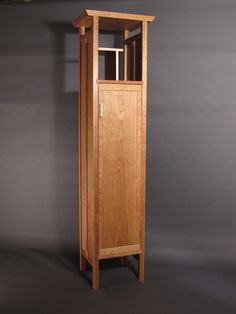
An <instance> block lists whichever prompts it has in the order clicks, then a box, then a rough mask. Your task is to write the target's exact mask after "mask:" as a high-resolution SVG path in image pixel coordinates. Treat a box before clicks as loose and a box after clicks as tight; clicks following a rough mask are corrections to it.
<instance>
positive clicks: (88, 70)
mask: <svg viewBox="0 0 236 314" xmlns="http://www.w3.org/2000/svg"><path fill="white" fill-rule="evenodd" d="M92 38H93V37H92V31H90V32H88V33H86V34H85V35H84V36H81V41H80V44H81V54H80V71H81V72H80V237H81V239H80V245H81V249H82V251H83V252H84V254H85V255H86V256H88V257H89V259H90V260H92V257H93V255H94V203H93V199H94V170H93V162H94V151H93V136H94V134H93V128H94V127H93V116H94V113H93V80H92V78H93V49H92V48H93V43H92Z"/></svg>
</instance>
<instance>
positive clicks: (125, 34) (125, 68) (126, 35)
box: [124, 29, 129, 81]
mask: <svg viewBox="0 0 236 314" xmlns="http://www.w3.org/2000/svg"><path fill="white" fill-rule="evenodd" d="M128 36H129V31H128V30H127V29H125V30H124V42H125V40H126V39H127V38H128ZM127 49H128V48H127V45H126V44H124V80H125V81H126V80H127V71H128V53H127V52H128V51H127Z"/></svg>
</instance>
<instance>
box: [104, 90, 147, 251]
mask: <svg viewBox="0 0 236 314" xmlns="http://www.w3.org/2000/svg"><path fill="white" fill-rule="evenodd" d="M99 103H100V104H101V103H102V104H103V114H102V116H100V117H99V248H100V249H104V248H112V247H121V246H127V245H134V244H139V243H140V224H141V210H140V176H141V173H140V166H141V86H140V85H137V86H135V85H123V86H122V85H121V84H100V85H99Z"/></svg>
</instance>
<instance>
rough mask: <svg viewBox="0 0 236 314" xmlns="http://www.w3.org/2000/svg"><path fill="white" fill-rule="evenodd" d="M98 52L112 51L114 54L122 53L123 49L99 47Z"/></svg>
mask: <svg viewBox="0 0 236 314" xmlns="http://www.w3.org/2000/svg"><path fill="white" fill-rule="evenodd" d="M98 51H114V52H116V51H117V52H123V51H124V49H123V48H106V47H99V48H98Z"/></svg>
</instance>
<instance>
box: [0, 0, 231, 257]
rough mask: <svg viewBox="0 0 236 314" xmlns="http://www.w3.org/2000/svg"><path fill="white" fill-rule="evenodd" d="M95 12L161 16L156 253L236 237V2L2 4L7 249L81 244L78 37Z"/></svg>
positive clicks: (152, 146) (153, 223)
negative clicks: (76, 25)
mask: <svg viewBox="0 0 236 314" xmlns="http://www.w3.org/2000/svg"><path fill="white" fill-rule="evenodd" d="M84 8H94V9H106V10H114V11H115V10H117V11H127V12H134V13H135V12H136V13H139V12H140V13H144V14H145V13H146V14H153V15H156V16H157V19H156V21H155V22H154V23H152V24H151V25H150V27H149V31H150V32H149V73H148V74H149V85H148V134H147V135H148V137H147V144H148V145H147V150H148V151H147V152H148V154H147V246H148V252H149V253H150V254H151V253H153V252H154V253H155V252H156V251H157V250H159V251H160V250H162V251H163V252H164V251H165V252H167V254H168V249H169V248H176V249H181V248H184V249H186V248H188V249H189V250H192V249H194V250H196V249H197V250H199V249H201V250H202V251H204V250H206V251H208V252H209V251H214V252H221V254H222V255H224V254H226V253H229V252H231V254H232V248H233V247H234V248H235V247H236V246H235V239H236V213H235V199H236V196H235V190H236V88H235V81H236V31H235V29H236V28H235V27H236V3H235V1H229V0H224V1H223V0H222V1H217V0H216V1H213V0H199V1H193V0H190V1H185V0H168V1H163V0H160V1H94V2H92V1H55V2H54V1H32V3H29V4H28V3H26V4H11V5H10V4H5V5H1V6H0V245H1V246H2V247H9V246H10V245H13V246H21V247H34V248H51V249H68V248H71V247H72V248H75V247H76V245H77V244H78V212H77V209H76V208H77V206H78V205H77V204H78V192H77V189H78V186H77V180H78V178H77V159H76V158H77V146H76V145H77V94H76V89H77V77H76V74H77V65H78V64H77V63H76V59H77V37H76V31H75V30H74V29H73V27H72V26H71V24H70V23H71V20H72V19H73V18H74V17H75V16H77V15H79V14H80V13H81V11H82V9H84Z"/></svg>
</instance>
